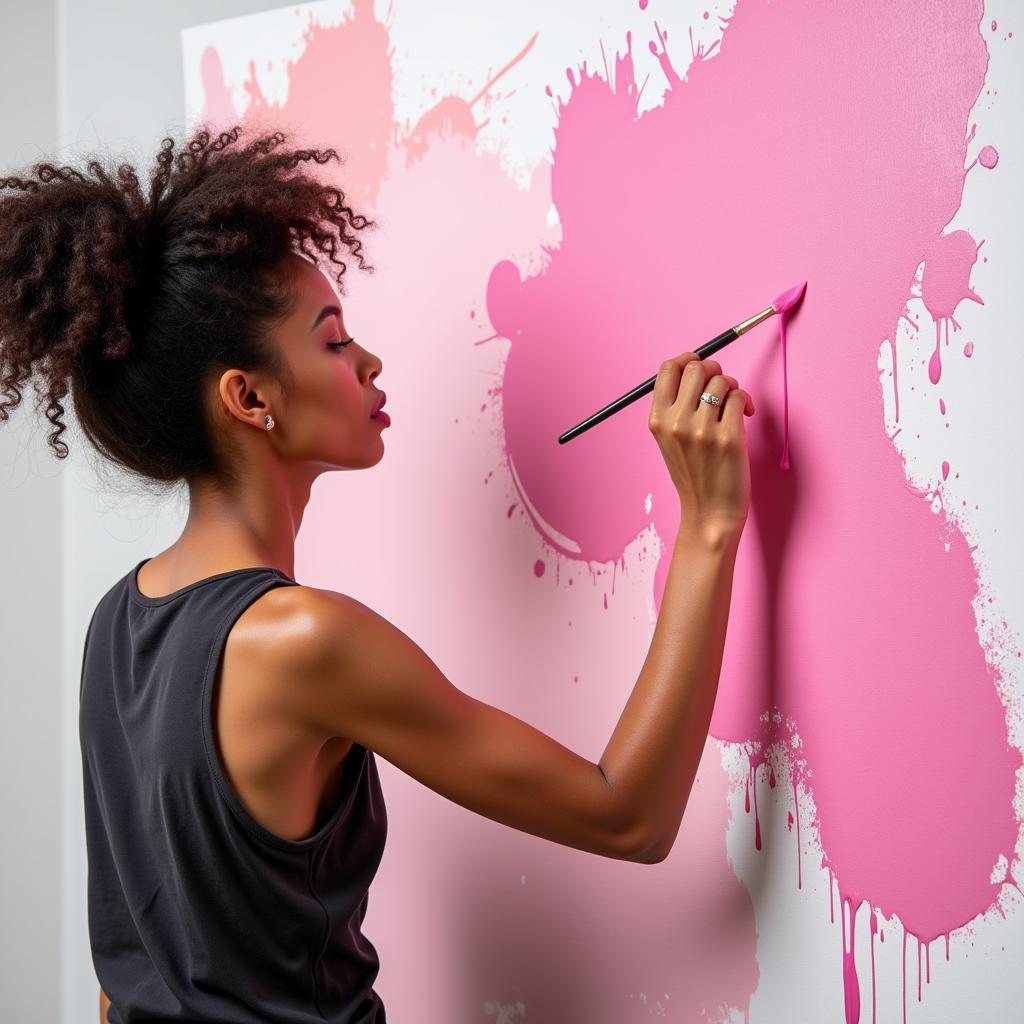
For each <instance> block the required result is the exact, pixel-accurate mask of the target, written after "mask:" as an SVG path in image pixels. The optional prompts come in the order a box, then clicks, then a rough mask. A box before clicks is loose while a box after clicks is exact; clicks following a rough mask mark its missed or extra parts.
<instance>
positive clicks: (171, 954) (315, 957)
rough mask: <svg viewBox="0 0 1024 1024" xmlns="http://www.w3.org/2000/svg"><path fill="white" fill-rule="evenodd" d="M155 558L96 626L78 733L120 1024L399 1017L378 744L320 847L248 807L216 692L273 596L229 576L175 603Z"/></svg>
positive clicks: (267, 577)
mask: <svg viewBox="0 0 1024 1024" xmlns="http://www.w3.org/2000/svg"><path fill="white" fill-rule="evenodd" d="M146 561H148V559H143V561H142V562H139V564H138V565H136V566H135V568H134V569H132V571H131V572H130V573H128V575H127V576H124V577H122V578H121V579H120V580H119V581H118V582H117V583H115V584H114V586H113V587H111V589H110V590H109V591H107V593H106V594H104V595H103V597H102V598H100V600H99V603H98V604H97V606H96V609H95V611H94V613H93V616H92V619H91V621H90V623H89V628H88V631H87V632H86V638H85V648H84V652H83V659H82V677H81V688H80V692H79V715H78V723H79V740H80V743H81V752H82V775H83V786H84V798H85V828H86V851H87V855H88V923H89V941H90V946H91V949H92V960H93V966H94V968H95V971H96V977H97V978H98V979H99V983H100V986H101V987H102V989H103V990H104V992H106V994H107V995H108V996H109V998H110V1001H111V1006H110V1010H109V1011H108V1015H107V1020H108V1021H109V1022H110V1024H137V1022H141V1021H147V1022H152V1021H186V1020H187V1021H210V1022H213V1021H216V1022H218V1024H219V1022H227V1021H231V1022H233V1024H268V1022H270V1021H273V1022H275V1024H315V1022H330V1024H386V1016H385V1011H384V1003H383V1001H382V1000H381V998H380V996H379V995H378V994H377V993H376V992H375V991H374V989H373V983H374V980H375V979H376V977H377V973H378V970H379V967H380V962H379V960H378V958H377V951H376V949H375V948H374V946H373V944H372V943H371V942H370V940H369V939H367V938H366V936H365V935H363V933H362V930H361V925H362V922H363V917H364V916H365V914H366V908H367V905H368V901H369V887H370V883H371V881H372V880H373V877H374V875H375V874H376V872H377V867H378V865H379V864H380V861H381V857H382V855H383V852H384V845H385V840H386V837H387V814H386V810H385V806H384V798H383V793H382V791H381V786H380V779H379V777H378V774H377V764H376V761H375V759H374V754H373V751H371V750H367V749H366V748H365V747H363V746H360V745H359V744H358V743H354V744H353V745H352V749H351V751H350V752H349V754H348V756H347V760H346V768H345V778H344V783H343V791H342V793H341V796H340V797H339V800H338V804H337V806H336V807H335V808H334V810H333V812H332V813H331V814H330V817H329V818H328V820H327V821H326V822H325V823H324V824H323V825H322V826H321V827H320V828H319V829H317V830H316V832H315V833H314V834H313V835H311V836H309V837H308V838H306V839H299V840H290V839H283V838H281V837H280V836H277V835H276V834H274V833H273V832H270V831H269V830H267V829H266V828H264V827H263V826H262V825H261V824H260V823H259V822H258V821H256V820H255V818H253V817H252V816H251V815H250V814H249V813H248V812H247V811H246V810H245V808H244V807H243V805H242V803H241V801H240V800H239V798H238V796H237V794H236V793H235V791H234V789H233V788H232V786H231V784H230V782H229V781H228V778H227V774H226V772H225V770H224V767H223V764H222V762H221V760H220V756H219V753H218V750H217V746H216V743H215V737H214V732H213V719H212V715H211V710H212V702H211V696H212V694H211V691H212V688H213V685H214V682H215V679H216V673H217V669H218V667H219V664H220V658H221V655H222V653H223V650H224V644H225V640H226V638H227V635H228V631H229V630H230V629H231V627H232V625H233V624H234V623H235V621H236V620H237V619H238V617H239V616H240V615H241V614H242V612H243V611H244V610H245V609H246V608H247V607H248V606H249V604H251V603H252V602H253V601H254V600H255V599H256V598H257V597H259V596H260V595H261V594H263V593H264V592H265V591H267V590H269V589H271V588H272V587H278V586H298V584H297V583H296V582H295V580H293V579H291V577H289V576H288V575H286V574H285V573H283V572H281V571H280V570H279V569H275V568H271V567H259V568H247V569H233V570H230V571H229V572H222V573H218V574H217V575H216V576H210V577H208V578H207V579H203V580H198V581H197V582H195V583H192V584H190V585H189V586H187V587H183V588H181V589H180V590H176V591H175V592H174V593H173V594H167V595H165V596H163V597H147V596H146V595H145V594H143V593H142V592H141V591H140V590H139V589H138V586H137V584H136V573H137V572H138V570H139V569H140V568H141V567H142V566H143V565H144V564H145V562H146Z"/></svg>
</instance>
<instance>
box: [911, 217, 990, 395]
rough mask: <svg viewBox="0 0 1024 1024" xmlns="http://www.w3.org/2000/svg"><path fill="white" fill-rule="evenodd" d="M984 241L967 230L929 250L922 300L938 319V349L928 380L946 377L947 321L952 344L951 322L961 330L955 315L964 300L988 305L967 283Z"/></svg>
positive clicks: (942, 237) (935, 381)
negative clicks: (943, 341)
mask: <svg viewBox="0 0 1024 1024" xmlns="http://www.w3.org/2000/svg"><path fill="white" fill-rule="evenodd" d="M981 244H983V243H976V242H975V241H974V239H973V238H971V236H970V235H969V234H968V233H967V232H966V231H962V230H958V231H952V232H950V233H949V234H948V235H940V236H939V237H938V238H935V239H933V240H932V242H931V243H930V244H929V246H928V248H927V249H926V250H925V257H924V272H923V274H922V275H921V299H922V301H923V302H924V304H925V307H926V308H927V310H928V312H929V313H931V315H932V319H933V320H934V321H935V350H934V351H933V352H932V356H931V359H930V360H929V362H928V379H929V380H930V381H931V382H932V383H933V384H938V382H939V378H940V377H941V376H942V357H941V355H940V341H941V338H942V334H943V331H942V327H943V324H944V325H945V337H946V344H947V345H948V344H949V325H950V324H951V323H952V325H953V328H954V330H959V329H960V324H959V323H957V321H956V318H955V317H954V316H953V312H954V310H955V309H956V307H957V306H958V305H959V304H960V302H961V301H962V300H963V299H971V300H972V301H974V302H978V303H980V304H981V305H984V304H985V303H984V300H983V299H982V298H981V297H980V296H978V295H976V294H975V293H974V292H973V291H972V290H971V287H970V285H969V284H968V283H967V282H968V278H969V277H970V273H971V267H973V266H974V263H975V261H976V260H977V258H978V248H979V246H980V245H981Z"/></svg>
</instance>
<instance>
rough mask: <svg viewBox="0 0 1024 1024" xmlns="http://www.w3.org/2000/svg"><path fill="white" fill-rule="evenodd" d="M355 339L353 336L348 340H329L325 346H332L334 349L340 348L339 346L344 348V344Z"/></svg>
mask: <svg viewBox="0 0 1024 1024" xmlns="http://www.w3.org/2000/svg"><path fill="white" fill-rule="evenodd" d="M355 340H356V339H355V338H349V339H348V341H329V342H328V343H327V347H328V348H334V349H341V348H344V347H345V346H346V345H351V344H352V342H353V341H355Z"/></svg>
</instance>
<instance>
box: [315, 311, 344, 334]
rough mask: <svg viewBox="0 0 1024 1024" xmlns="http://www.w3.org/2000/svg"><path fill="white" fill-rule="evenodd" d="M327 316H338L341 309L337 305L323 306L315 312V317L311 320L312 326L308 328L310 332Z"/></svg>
mask: <svg viewBox="0 0 1024 1024" xmlns="http://www.w3.org/2000/svg"><path fill="white" fill-rule="evenodd" d="M329 316H336V317H339V318H340V317H341V310H340V309H339V308H338V307H337V306H324V308H323V309H321V310H320V312H319V313H317V316H316V319H315V320H314V321H313V326H312V327H310V329H309V330H310V332H311V333H312V332H313V331H315V330H316V329H317V327H318V326H319V325H320V324H321V323H323V321H324V320H326V319H327V317H329Z"/></svg>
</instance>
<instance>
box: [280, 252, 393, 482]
mask: <svg viewBox="0 0 1024 1024" xmlns="http://www.w3.org/2000/svg"><path fill="white" fill-rule="evenodd" d="M288 258H289V260H290V263H291V265H292V266H293V267H294V277H293V287H294V288H295V292H296V295H297V301H296V304H295V308H294V310H293V311H292V313H291V315H290V316H289V317H288V318H287V319H285V320H284V321H282V323H281V324H279V325H278V327H277V329H276V332H275V335H276V338H277V340H278V344H279V345H280V346H281V349H282V354H283V355H284V357H285V358H286V359H287V361H288V364H289V366H290V368H291V373H292V376H293V378H294V380H293V382H292V383H291V385H290V386H289V387H287V388H286V389H282V390H281V391H280V392H279V397H278V398H276V399H274V400H273V404H271V403H270V402H268V403H267V404H268V406H269V408H270V413H271V415H272V416H273V417H274V420H275V426H274V428H273V433H274V434H275V435H276V436H275V437H274V438H273V442H274V444H275V448H276V449H277V451H278V453H279V454H280V455H282V456H283V457H284V458H285V459H287V460H288V461H290V462H291V461H305V462H309V463H311V464H312V465H313V466H314V467H315V468H317V469H319V470H321V471H323V470H328V469H365V468H367V467H369V466H374V465H376V464H377V463H378V462H379V461H380V460H381V458H382V457H383V454H384V442H383V441H382V439H381V435H382V434H383V433H384V431H385V430H387V429H388V428H387V426H386V425H385V423H384V421H382V420H379V419H371V414H372V413H373V412H374V410H375V409H376V408H377V406H378V404H379V402H380V399H381V397H382V393H381V390H380V389H379V388H378V387H376V386H375V384H374V380H375V378H376V377H377V375H378V374H379V373H380V372H381V369H382V363H381V361H380V359H378V358H377V356H375V355H374V354H373V353H372V352H369V351H368V350H367V349H365V348H363V346H362V345H360V344H359V342H358V341H357V340H354V339H353V336H352V335H351V334H349V332H348V328H347V327H346V325H345V320H344V313H343V312H342V311H341V309H340V306H341V303H340V301H339V299H338V295H337V292H336V291H335V289H334V286H333V284H332V283H331V280H330V279H329V278H328V277H327V276H325V275H324V274H323V273H322V272H321V271H320V269H319V268H318V267H317V266H316V265H315V264H313V263H312V262H310V261H309V260H308V259H306V258H304V257H302V256H300V255H298V254H291V255H289V257H288ZM260 422H261V423H262V417H261V418H260Z"/></svg>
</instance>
